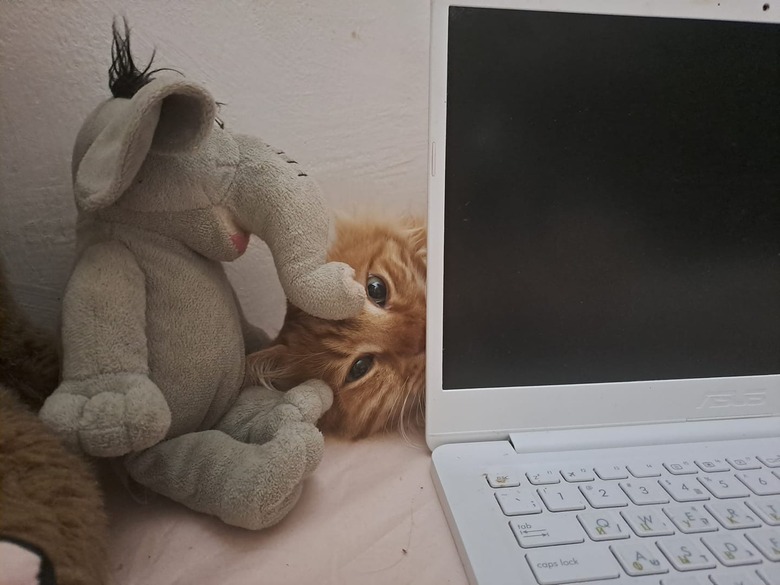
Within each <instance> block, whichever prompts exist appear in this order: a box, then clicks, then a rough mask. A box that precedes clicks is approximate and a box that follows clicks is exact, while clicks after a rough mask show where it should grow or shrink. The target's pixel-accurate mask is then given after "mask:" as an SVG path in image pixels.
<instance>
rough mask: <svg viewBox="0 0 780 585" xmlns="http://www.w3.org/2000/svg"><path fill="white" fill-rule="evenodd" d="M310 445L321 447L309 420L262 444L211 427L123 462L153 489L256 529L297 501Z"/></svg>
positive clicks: (276, 518)
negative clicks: (244, 440) (242, 440)
mask: <svg viewBox="0 0 780 585" xmlns="http://www.w3.org/2000/svg"><path fill="white" fill-rule="evenodd" d="M312 446H314V448H315V450H316V451H317V452H319V453H321V452H322V435H321V434H320V432H319V431H318V430H317V429H316V427H314V425H312V424H311V423H293V424H289V425H287V426H285V427H284V428H283V429H281V430H280V431H279V432H278V433H277V434H276V435H275V436H274V437H273V439H271V440H270V441H269V442H267V443H265V444H263V445H255V444H251V443H242V442H240V441H237V440H236V439H234V438H233V437H231V436H230V435H227V434H226V433H224V432H222V431H217V430H210V431H201V432H198V433H191V434H188V435H182V436H180V437H175V438H173V439H169V440H167V441H163V442H162V443H159V444H157V445H155V446H154V447H151V448H150V449H147V450H146V451H144V452H142V453H138V454H132V455H128V456H127V457H126V458H125V466H126V468H127V470H128V472H129V473H130V476H131V477H132V478H133V479H134V480H135V481H137V482H139V483H141V484H143V485H145V486H147V487H149V488H150V489H152V490H153V491H156V492H158V493H160V494H163V495H165V496H167V497H169V498H171V499H172V500H175V501H177V502H180V503H182V504H184V505H185V506H187V507H189V508H191V509H193V510H196V511H198V512H204V513H206V514H211V515H214V516H217V517H218V518H220V519H221V520H222V521H223V522H225V523H227V524H231V525H233V526H239V527H241V528H247V529H250V530H259V529H261V528H267V527H269V526H272V525H274V524H276V523H277V522H279V521H280V520H281V519H282V518H284V516H285V515H286V514H287V513H288V512H289V511H290V510H291V509H292V507H293V506H294V505H295V503H296V502H297V501H298V498H299V497H300V494H301V490H302V489H303V483H302V482H303V479H304V478H305V476H306V475H307V473H308V472H309V470H310V468H311V465H312V461H313V459H314V458H313V457H312V455H311V450H312Z"/></svg>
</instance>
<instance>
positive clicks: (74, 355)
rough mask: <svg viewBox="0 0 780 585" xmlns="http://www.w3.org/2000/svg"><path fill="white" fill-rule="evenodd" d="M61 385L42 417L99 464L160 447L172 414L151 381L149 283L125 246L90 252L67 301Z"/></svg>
mask: <svg viewBox="0 0 780 585" xmlns="http://www.w3.org/2000/svg"><path fill="white" fill-rule="evenodd" d="M62 318H63V322H62V340H63V381H62V383H61V384H60V386H59V387H58V388H57V390H56V391H55V392H54V394H53V395H52V396H51V397H49V399H48V400H47V401H46V403H45V404H44V406H43V408H42V409H41V418H42V419H43V420H44V422H46V423H47V424H48V425H49V426H50V427H52V428H53V429H54V430H55V431H57V432H58V433H59V434H60V435H61V436H62V437H63V439H64V440H65V442H66V443H67V444H68V445H69V446H71V447H72V448H74V449H76V450H83V451H84V452H86V453H88V454H90V455H94V456H101V457H113V456H119V455H124V454H126V453H129V452H131V451H137V450H140V449H144V448H147V447H149V446H151V445H154V444H156V443H157V442H159V441H160V440H162V439H163V437H164V436H165V434H166V433H167V432H168V428H169V427H170V422H171V415H170V410H169V408H168V405H167V403H166V401H165V398H164V397H163V395H162V393H161V392H160V389H159V388H158V387H157V386H156V385H155V384H154V383H153V382H152V381H151V380H150V379H149V377H148V372H149V368H148V354H147V342H146V283H145V278H144V274H143V272H142V271H141V270H140V268H139V267H138V264H137V263H136V261H135V258H134V257H133V255H132V253H131V252H130V250H128V249H127V247H126V246H124V245H123V244H121V243H119V242H103V243H99V244H95V245H93V246H91V247H89V248H87V249H86V250H85V251H84V253H83V254H82V255H81V258H80V259H79V262H78V264H77V265H76V268H75V269H74V271H73V274H72V276H71V279H70V281H69V282H68V286H67V289H66V291H65V298H64V300H63V317H62Z"/></svg>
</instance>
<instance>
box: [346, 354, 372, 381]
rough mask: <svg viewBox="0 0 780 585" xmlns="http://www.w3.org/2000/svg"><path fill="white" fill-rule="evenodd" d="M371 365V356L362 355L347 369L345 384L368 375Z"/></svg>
mask: <svg viewBox="0 0 780 585" xmlns="http://www.w3.org/2000/svg"><path fill="white" fill-rule="evenodd" d="M373 365H374V358H373V356H370V355H364V356H362V357H359V358H358V359H356V360H355V361H354V362H353V364H352V367H351V368H350V369H349V373H348V374H347V382H354V381H355V380H360V378H362V377H363V376H365V375H366V374H368V372H369V371H370V370H371V366H373Z"/></svg>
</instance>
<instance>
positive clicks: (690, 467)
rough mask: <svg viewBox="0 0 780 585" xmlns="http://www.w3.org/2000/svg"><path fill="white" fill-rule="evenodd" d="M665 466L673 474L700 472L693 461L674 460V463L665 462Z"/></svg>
mask: <svg viewBox="0 0 780 585" xmlns="http://www.w3.org/2000/svg"><path fill="white" fill-rule="evenodd" d="M664 467H665V468H666V470H667V471H668V472H669V473H671V474H672V475H689V474H691V473H699V468H698V467H696V466H695V465H694V464H693V462H691V461H673V462H672V463H664Z"/></svg>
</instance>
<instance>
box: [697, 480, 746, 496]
mask: <svg viewBox="0 0 780 585" xmlns="http://www.w3.org/2000/svg"><path fill="white" fill-rule="evenodd" d="M698 480H699V481H700V482H701V484H702V485H703V486H704V487H706V488H707V490H709V492H710V493H711V494H712V495H713V496H715V497H716V498H720V499H721V500H722V499H725V498H746V497H748V496H749V495H750V492H749V491H748V490H747V488H746V487H745V486H744V485H742V484H741V483H740V482H738V481H737V480H736V479H735V478H734V476H732V475H714V476H712V475H707V476H704V477H699V478H698Z"/></svg>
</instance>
